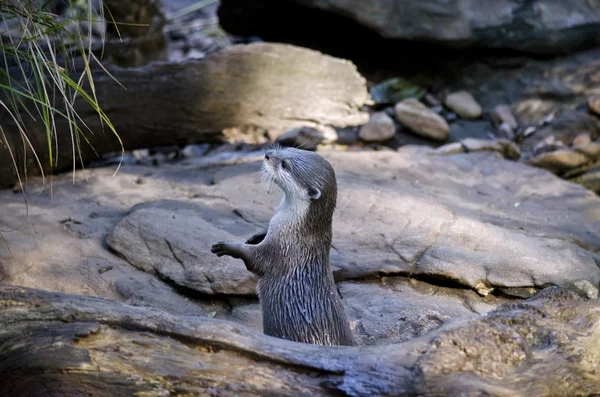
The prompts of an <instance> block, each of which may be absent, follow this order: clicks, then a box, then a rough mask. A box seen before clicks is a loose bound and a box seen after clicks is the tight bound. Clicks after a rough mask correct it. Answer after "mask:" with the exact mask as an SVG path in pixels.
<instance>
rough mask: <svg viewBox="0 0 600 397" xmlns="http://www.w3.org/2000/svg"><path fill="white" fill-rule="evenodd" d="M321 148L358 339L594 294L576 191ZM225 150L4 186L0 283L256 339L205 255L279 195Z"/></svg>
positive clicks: (416, 331) (591, 214)
mask: <svg viewBox="0 0 600 397" xmlns="http://www.w3.org/2000/svg"><path fill="white" fill-rule="evenodd" d="M321 153H322V154H323V155H324V156H326V158H327V159H328V160H329V161H331V163H332V164H333V166H334V168H335V170H336V173H337V177H338V184H339V188H338V191H339V199H338V207H337V210H336V213H335V217H334V242H333V246H334V247H333V248H332V251H331V260H332V265H333V266H334V271H335V277H336V279H337V280H338V285H339V287H340V291H341V293H342V297H343V303H344V305H345V306H346V309H347V310H348V314H349V316H350V321H351V322H352V327H353V332H354V333H355V335H356V337H357V339H358V340H360V341H361V343H365V344H382V343H387V342H388V341H390V340H391V341H404V340H407V339H408V338H412V337H415V336H419V335H422V334H423V333H425V332H427V331H428V330H430V329H432V328H433V327H435V326H437V325H439V324H440V323H441V322H442V321H444V320H445V319H447V318H448V317H457V316H464V315H475V314H479V313H483V312H486V311H488V310H489V309H491V308H493V307H495V306H497V305H498V304H499V303H501V302H503V301H504V300H505V299H506V298H504V297H505V296H510V297H518V298H522V297H527V296H529V295H531V293H532V292H535V291H536V290H538V289H539V288H541V287H543V286H545V285H547V284H549V283H556V284H561V285H562V284H563V283H569V282H571V283H572V284H573V283H576V282H579V281H582V280H583V281H588V282H589V283H591V284H592V285H593V286H598V281H599V280H600V269H599V268H598V266H597V264H596V261H599V262H600V259H599V258H598V256H597V253H598V251H599V249H600V240H599V239H598V238H597V236H598V235H600V215H599V214H600V211H599V209H600V199H599V198H598V197H596V196H595V195H594V194H592V193H591V192H588V191H586V190H585V189H583V188H581V187H578V186H577V185H574V184H571V183H568V182H564V181H562V180H560V179H559V178H558V177H556V176H554V175H552V174H550V173H549V172H547V171H544V170H541V169H537V168H533V167H529V166H526V165H523V164H518V163H514V162H510V161H506V160H503V159H501V156H500V155H499V154H496V153H491V152H476V153H465V154H456V155H450V156H439V155H436V154H434V153H432V152H430V151H422V150H420V149H419V150H417V149H410V148H404V149H402V150H400V152H398V153H396V152H387V153H384V152H361V153H349V152H327V151H325V152H321ZM234 155H235V156H234ZM234 155H232V154H228V153H221V154H218V155H214V156H209V157H198V158H191V159H188V160H185V161H182V162H179V163H175V164H164V165H162V166H160V167H149V166H123V168H122V169H121V171H120V172H119V174H118V175H117V176H116V177H113V176H112V175H113V172H114V169H111V168H98V169H89V170H87V171H86V173H85V175H86V176H87V179H85V180H84V178H83V176H84V174H83V172H78V173H77V175H76V184H74V185H73V182H72V176H71V175H62V176H59V177H56V178H55V179H54V180H53V191H52V196H51V194H50V191H49V189H46V190H44V191H43V192H41V193H40V192H39V186H38V184H37V183H35V181H30V184H29V185H28V191H27V198H28V205H27V206H25V204H24V202H23V197H22V196H21V195H20V194H18V193H14V192H12V191H8V190H4V191H0V202H2V206H0V228H1V230H3V232H2V239H3V241H4V243H3V244H0V280H2V281H4V282H8V283H11V284H14V285H20V286H24V287H32V288H41V289H46V290H52V291H58V292H65V293H75V294H84V295H96V296H100V297H105V298H109V299H114V300H120V301H124V302H127V303H129V304H134V305H146V306H150V307H153V308H156V309H162V310H166V311H168V312H170V313H175V314H181V315H186V316H190V315H193V316H202V317H213V318H215V319H229V320H232V321H236V322H239V323H243V324H245V325H248V326H251V327H253V328H254V329H257V330H261V320H260V310H259V306H258V305H257V300H256V298H255V297H254V289H253V288H254V280H253V279H252V278H251V275H250V273H248V272H247V271H246V270H245V269H244V267H243V264H242V263H241V262H240V261H236V260H234V259H231V258H221V259H219V258H216V257H215V256H214V255H212V254H210V246H211V244H212V243H213V242H214V241H217V240H219V239H222V238H226V239H235V240H239V241H242V240H244V239H245V238H247V237H248V236H250V235H252V234H253V233H255V232H256V231H258V230H260V229H262V228H264V227H265V226H266V224H267V222H268V221H269V219H270V217H271V216H272V215H273V211H274V208H275V207H276V206H277V204H278V202H279V199H280V194H278V193H276V194H265V191H266V190H267V187H266V186H265V185H263V184H261V183H260V172H259V170H260V163H259V162H258V160H260V159H261V158H262V156H263V153H254V154H249V155H245V156H242V155H241V154H240V153H234ZM223 164H232V165H228V166H225V165H223ZM382 277H383V278H382ZM410 280H414V281H410ZM440 297H443V299H440ZM366 300H368V301H369V305H370V309H369V310H365V309H364V305H363V302H364V301H366ZM391 307H393V308H394V309H393V310H391V309H390V308H391Z"/></svg>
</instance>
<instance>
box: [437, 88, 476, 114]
mask: <svg viewBox="0 0 600 397" xmlns="http://www.w3.org/2000/svg"><path fill="white" fill-rule="evenodd" d="M444 104H445V105H446V106H447V107H448V108H449V109H451V110H453V111H454V112H456V114H458V115H459V116H460V117H462V118H463V119H477V118H479V117H481V112H482V110H481V106H479V104H478V103H477V101H475V98H473V96H472V95H471V94H469V93H468V92H466V91H458V92H453V93H451V94H448V95H447V96H446V99H445V100H444Z"/></svg>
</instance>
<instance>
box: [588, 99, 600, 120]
mask: <svg viewBox="0 0 600 397" xmlns="http://www.w3.org/2000/svg"><path fill="white" fill-rule="evenodd" d="M588 106H589V108H590V110H591V111H592V112H593V113H595V114H597V115H598V116H600V95H594V96H591V97H589V98H588Z"/></svg>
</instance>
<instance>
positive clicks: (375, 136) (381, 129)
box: [358, 112, 396, 142]
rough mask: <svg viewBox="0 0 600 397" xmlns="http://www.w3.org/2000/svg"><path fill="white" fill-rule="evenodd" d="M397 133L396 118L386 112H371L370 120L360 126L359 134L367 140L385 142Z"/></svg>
mask: <svg viewBox="0 0 600 397" xmlns="http://www.w3.org/2000/svg"><path fill="white" fill-rule="evenodd" d="M394 135H396V126H395V125H394V120H392V118H391V117H390V116H388V115H387V113H385V112H375V113H373V114H371V117H370V118H369V122H368V123H367V124H365V125H363V126H362V127H361V128H360V132H359V133H358V136H359V137H360V139H362V140H363V141H366V142H383V141H387V140H388V139H391V138H393V137H394Z"/></svg>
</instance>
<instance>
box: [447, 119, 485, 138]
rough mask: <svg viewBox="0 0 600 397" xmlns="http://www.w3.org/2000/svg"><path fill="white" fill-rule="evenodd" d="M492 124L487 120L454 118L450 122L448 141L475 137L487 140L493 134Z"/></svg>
mask: <svg viewBox="0 0 600 397" xmlns="http://www.w3.org/2000/svg"><path fill="white" fill-rule="evenodd" d="M493 130H494V126H493V125H492V123H490V122H489V121H487V120H462V119H461V120H456V121H455V122H453V123H452V124H450V136H449V138H448V140H449V141H451V142H452V141H462V140H464V139H469V138H475V139H482V140H489V139H490V137H492V136H494V135H493V133H492V131H493Z"/></svg>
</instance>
